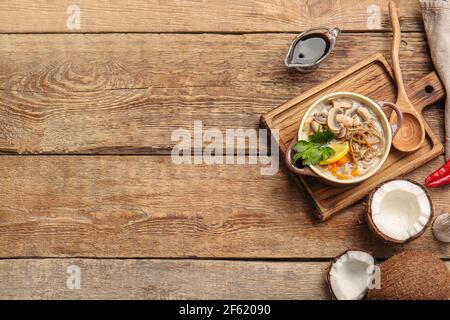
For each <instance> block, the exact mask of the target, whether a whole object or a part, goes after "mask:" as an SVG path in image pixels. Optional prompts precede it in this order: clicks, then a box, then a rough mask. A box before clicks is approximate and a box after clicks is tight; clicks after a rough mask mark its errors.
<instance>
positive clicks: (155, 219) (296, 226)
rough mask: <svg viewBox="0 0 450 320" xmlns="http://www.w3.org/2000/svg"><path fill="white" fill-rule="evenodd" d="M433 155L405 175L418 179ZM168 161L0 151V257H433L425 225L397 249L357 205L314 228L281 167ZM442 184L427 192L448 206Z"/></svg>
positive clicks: (440, 247) (448, 251)
mask: <svg viewBox="0 0 450 320" xmlns="http://www.w3.org/2000/svg"><path fill="white" fill-rule="evenodd" d="M441 163H442V159H441V158H439V159H437V160H436V161H433V162H431V163H429V164H427V165H425V166H424V167H422V168H421V169H420V170H417V171H416V172H414V174H413V175H412V176H411V177H412V178H413V179H416V180H417V181H423V179H424V178H425V176H426V175H427V174H428V173H429V172H431V171H432V169H434V168H436V167H438V166H439V165H440V164H441ZM260 168H261V166H260V165H217V166H209V165H175V164H172V163H171V160H170V157H166V156H102V157H96V156H2V157H0V176H1V177H2V183H1V184H0V203H2V206H1V207H0V257H71V256H72V257H73V256H77V257H153V258H154V257H156V258H157V257H203V258H209V257H217V258H224V257H232V258H248V257H250V258H267V257H274V258H275V257H278V258H285V257H288V258H301V257H334V256H336V255H337V254H339V253H340V252H342V251H344V250H346V249H348V248H350V247H355V246H357V247H361V248H362V249H365V250H367V251H372V252H374V253H375V254H376V255H377V256H379V257H384V256H388V255H390V254H392V253H394V252H398V251H400V250H402V249H404V248H416V249H427V250H431V251H433V252H435V253H436V254H438V255H440V256H441V257H449V256H450V247H449V246H448V245H445V244H440V243H438V242H437V241H435V240H434V239H433V238H432V236H431V233H430V231H429V230H428V231H427V232H426V233H425V235H424V236H423V237H421V238H420V239H418V240H416V241H414V242H412V243H411V244H408V245H406V246H394V247H390V246H386V245H383V244H382V243H381V242H380V241H378V240H377V239H376V237H375V236H374V235H372V234H371V232H370V231H369V229H368V227H367V225H366V223H365V221H364V218H363V206H362V205H361V204H360V205H357V206H353V207H351V208H349V209H347V210H345V211H343V212H342V213H341V214H339V215H338V216H336V217H334V218H333V219H331V220H329V221H327V222H325V223H322V224H318V223H317V221H316V220H315V218H314V217H313V216H312V214H311V212H310V210H311V209H310V205H309V203H308V202H307V200H306V198H305V196H304V195H303V194H302V192H301V191H300V190H299V189H298V187H297V186H296V184H295V182H294V181H293V180H292V179H290V178H289V175H288V174H287V172H285V170H284V168H282V170H281V171H280V172H279V173H278V174H276V175H274V176H261V175H260ZM449 188H450V186H445V187H442V188H438V189H436V190H433V193H432V198H433V200H434V205H435V209H436V212H440V211H439V210H447V211H449V210H450V205H449V202H448V192H449Z"/></svg>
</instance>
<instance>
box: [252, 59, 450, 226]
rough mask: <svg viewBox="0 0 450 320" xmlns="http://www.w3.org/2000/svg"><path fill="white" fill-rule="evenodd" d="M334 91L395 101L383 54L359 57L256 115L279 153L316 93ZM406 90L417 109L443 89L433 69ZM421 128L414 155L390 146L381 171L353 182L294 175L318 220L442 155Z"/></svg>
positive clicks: (430, 135) (431, 135) (437, 143)
mask: <svg viewBox="0 0 450 320" xmlns="http://www.w3.org/2000/svg"><path fill="white" fill-rule="evenodd" d="M338 91H350V92H356V93H360V94H363V95H365V96H368V97H369V98H372V99H375V100H383V101H390V102H395V101H396V96H397V89H396V86H395V82H394V78H393V73H392V69H391V67H390V66H389V64H388V63H387V61H386V59H385V58H384V56H383V55H381V54H375V55H373V56H371V57H369V58H367V59H365V60H364V61H361V62H360V63H358V64H356V65H354V66H353V67H351V68H349V69H347V70H345V71H343V72H342V73H340V74H338V75H336V76H335V77H333V78H331V79H329V80H328V81H326V82H324V83H322V84H321V85H318V86H316V87H314V88H312V89H311V90H309V91H307V92H305V93H304V94H302V95H300V96H298V97H295V98H294V99H292V100H290V101H288V102H286V103H284V104H282V105H281V106H279V107H277V108H275V109H273V110H272V111H270V112H268V113H267V114H265V115H263V116H262V117H261V123H262V125H263V126H265V127H267V128H269V129H270V130H274V129H278V130H279V144H280V150H281V154H282V155H283V157H284V156H285V151H286V149H287V147H288V146H289V143H290V142H291V141H292V139H294V138H295V135H296V133H297V131H298V127H299V125H300V121H301V119H302V117H303V114H304V113H305V112H306V110H307V109H308V108H309V107H310V106H311V105H312V103H313V102H314V101H315V100H317V99H318V98H320V97H321V96H323V95H325V94H328V93H332V92H338ZM407 92H408V96H409V98H410V100H411V102H412V104H413V105H414V106H415V107H416V108H417V110H418V111H419V113H421V112H422V111H423V109H424V108H425V107H426V106H429V105H431V104H433V103H436V102H438V101H439V100H441V99H443V98H444V97H445V90H444V88H443V86H442V83H441V81H440V80H439V78H438V76H437V74H436V73H435V72H432V73H430V74H428V75H427V76H425V77H424V78H422V79H420V80H418V81H416V82H415V83H413V84H411V85H409V86H408V87H407ZM425 128H426V133H427V136H426V139H425V142H424V144H423V146H422V147H421V148H420V149H419V150H417V151H415V152H413V153H402V152H399V151H397V150H395V149H394V148H392V149H391V153H390V154H389V157H388V159H387V160H386V162H385V164H384V165H383V167H382V168H381V169H380V171H379V172H378V173H377V174H376V175H374V176H373V177H371V178H370V179H368V180H366V181H364V182H363V183H361V184H359V185H357V186H353V187H331V186H328V185H325V184H323V183H321V182H319V181H318V180H317V179H315V178H314V177H306V176H296V179H297V180H298V182H299V183H300V184H301V185H302V186H303V187H304V190H305V191H306V193H307V195H308V196H309V199H310V200H311V203H312V204H313V206H314V208H315V210H314V211H315V214H316V216H317V217H318V219H319V220H321V221H325V220H327V219H328V218H330V217H332V216H333V215H334V214H336V213H337V212H339V211H340V210H342V209H344V208H346V207H348V206H350V205H352V204H354V203H355V202H357V201H359V200H360V199H362V198H363V197H364V196H366V195H367V194H368V193H369V192H370V191H371V190H373V189H374V188H375V187H376V186H377V185H378V184H380V183H382V182H384V181H386V180H388V179H392V178H395V177H398V176H401V175H404V174H406V173H408V172H411V171H413V170H415V169H416V168H418V167H420V166H422V165H423V164H424V163H426V162H428V161H430V160H432V159H433V158H435V157H437V156H439V155H440V154H442V153H443V151H444V148H443V145H442V144H441V142H440V141H439V139H438V138H437V137H436V135H435V134H434V133H433V132H432V131H431V129H430V126H429V125H428V124H427V123H426V122H425Z"/></svg>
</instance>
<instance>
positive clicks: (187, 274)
mask: <svg viewBox="0 0 450 320" xmlns="http://www.w3.org/2000/svg"><path fill="white" fill-rule="evenodd" d="M69 266H78V267H79V268H80V269H79V270H80V275H81V282H80V288H79V289H68V288H67V285H66V282H67V278H68V277H69V276H70V274H68V273H67V268H68V267H69ZM447 266H448V268H449V270H450V262H447ZM327 267H328V262H281V261H280V262H270V261H220V260H210V261H207V260H178V261H176V260H146V259H142V260H134V259H125V260H114V259H25V260H24V259H12V260H0V274H1V275H2V281H1V282H0V299H57V300H62V299H138V300H140V299H142V300H147V299H200V300H202V299H237V300H239V299H246V300H247V299H250V300H253V299H257V300H265V299H270V300H283V299H285V300H291V299H292V300H293V299H295V300H313V299H314V300H317V299H330V298H331V297H330V294H329V291H328V288H327V287H326V284H325V277H324V275H325V270H326V268H327Z"/></svg>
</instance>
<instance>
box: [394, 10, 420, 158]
mask: <svg viewBox="0 0 450 320" xmlns="http://www.w3.org/2000/svg"><path fill="white" fill-rule="evenodd" d="M389 15H390V17H391V24H392V31H393V41H392V64H393V69H394V75H395V82H396V83H397V92H398V93H397V103H396V104H397V106H398V107H399V109H400V110H401V111H402V113H403V123H402V126H401V128H400V130H399V131H398V133H397V134H396V135H395V137H394V140H393V145H394V147H395V148H396V149H397V150H399V151H403V152H411V151H415V150H417V149H419V148H420V146H421V145H422V144H423V142H424V140H425V127H424V124H423V120H422V117H421V116H420V114H419V113H418V112H417V110H416V108H414V106H413V105H412V104H411V102H410V101H409V99H408V95H407V94H406V91H405V86H404V84H403V77H402V71H401V69H400V60H399V51H400V33H401V30H400V22H399V20H398V15H397V7H396V6H395V3H394V2H393V1H390V2H389ZM396 118H397V117H396V116H395V114H392V116H391V119H390V121H391V123H395V122H396V121H397V120H396Z"/></svg>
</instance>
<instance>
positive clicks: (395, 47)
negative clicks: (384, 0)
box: [389, 1, 408, 98]
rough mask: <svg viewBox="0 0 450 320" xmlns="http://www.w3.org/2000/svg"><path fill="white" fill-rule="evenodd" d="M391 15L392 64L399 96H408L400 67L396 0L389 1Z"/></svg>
mask: <svg viewBox="0 0 450 320" xmlns="http://www.w3.org/2000/svg"><path fill="white" fill-rule="evenodd" d="M389 16H390V17H391V25H392V33H393V35H392V36H393V40H392V65H393V69H394V75H395V82H396V83H397V89H398V96H403V97H406V98H407V97H408V96H407V95H406V91H405V86H404V84H403V76H402V71H401V69H400V58H399V52H400V37H401V30H400V22H399V20H398V14H397V7H396V6H395V3H394V1H390V2H389Z"/></svg>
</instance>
